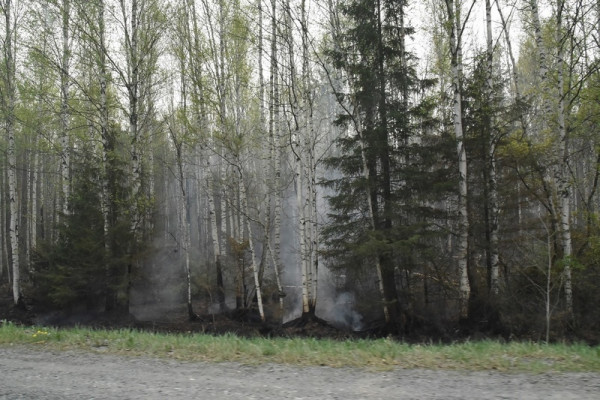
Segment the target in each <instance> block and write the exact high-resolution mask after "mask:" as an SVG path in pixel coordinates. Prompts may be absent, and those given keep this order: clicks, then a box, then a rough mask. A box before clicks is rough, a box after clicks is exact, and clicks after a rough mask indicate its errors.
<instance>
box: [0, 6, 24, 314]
mask: <svg viewBox="0 0 600 400" xmlns="http://www.w3.org/2000/svg"><path fill="white" fill-rule="evenodd" d="M0 7H1V8H2V13H3V15H4V46H3V50H4V51H3V53H4V74H3V80H4V95H3V98H2V100H3V105H4V108H5V116H4V124H5V125H4V126H5V132H6V138H7V149H6V155H7V169H8V202H9V210H10V211H9V213H10V222H9V228H8V229H9V231H8V233H9V239H10V247H9V249H8V251H9V254H10V256H11V259H10V266H11V269H12V292H13V301H14V304H15V305H17V304H19V303H20V302H21V269H20V262H19V253H20V250H19V232H20V230H19V222H18V221H19V211H18V210H19V201H18V197H17V155H16V151H17V148H16V138H15V135H16V120H15V107H16V101H17V98H16V96H17V93H16V62H15V60H16V58H15V42H16V31H15V29H16V26H17V25H16V18H15V15H16V13H15V4H14V3H13V2H12V1H11V0H5V1H3V2H2V3H0Z"/></svg>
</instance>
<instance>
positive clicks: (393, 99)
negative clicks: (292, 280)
mask: <svg viewBox="0 0 600 400" xmlns="http://www.w3.org/2000/svg"><path fill="white" fill-rule="evenodd" d="M341 7H342V13H343V15H344V16H345V17H346V18H347V19H348V24H347V25H348V28H347V29H346V30H345V31H344V32H342V34H341V35H340V39H339V42H338V43H336V45H335V49H334V50H332V51H330V53H329V54H330V58H331V60H332V62H333V64H334V66H335V67H336V68H337V69H339V70H340V71H341V73H342V76H343V80H344V81H345V82H344V83H345V87H346V88H347V89H348V92H347V93H341V92H338V93H337V95H338V100H339V101H340V103H341V106H342V108H343V109H344V110H345V113H343V114H342V115H340V116H339V118H338V119H337V123H338V124H341V125H345V126H348V127H349V130H348V134H347V135H345V136H343V137H342V138H340V139H339V140H338V146H339V149H340V154H339V156H337V157H331V158H330V159H329V160H328V163H329V165H330V166H331V167H332V168H334V169H336V170H337V171H338V172H339V173H341V177H339V178H337V179H332V180H329V181H328V182H327V184H328V185H329V186H330V187H331V188H332V189H334V191H335V194H334V195H332V196H331V197H330V199H329V200H330V207H331V210H332V212H331V214H330V219H331V223H330V224H329V226H328V227H327V228H326V229H325V231H324V234H325V237H326V245H327V247H328V251H327V255H328V256H330V257H333V258H335V261H336V265H337V266H340V267H348V268H355V267H356V266H357V265H361V266H364V267H370V266H372V265H373V263H374V264H375V266H376V269H377V274H378V279H379V281H380V291H381V297H382V299H381V300H382V302H383V309H384V315H385V318H386V322H387V324H388V325H389V327H390V328H391V329H393V330H400V329H402V330H405V329H407V328H408V327H406V326H403V322H402V321H405V317H406V314H407V313H409V309H410V307H411V298H410V297H411V296H410V295H409V293H408V285H402V286H400V288H401V289H402V290H401V291H399V290H398V289H399V285H398V279H397V278H398V277H397V274H396V271H398V270H403V271H412V270H415V269H416V268H418V265H417V264H418V263H419V262H422V260H421V261H417V257H416V256H417V254H419V253H421V254H423V255H425V254H426V253H427V251H425V249H426V248H427V247H428V243H430V241H429V240H427V238H428V237H429V236H430V235H431V234H433V233H435V229H434V228H433V224H432V223H433V222H434V221H435V219H436V214H438V212H439V210H438V209H437V208H436V201H435V200H436V199H440V196H439V194H443V193H447V191H448V189H449V186H448V182H449V179H448V176H447V170H446V168H448V166H449V165H451V162H447V163H444V162H443V160H444V159H445V158H446V156H449V154H444V153H443V151H442V149H443V148H444V147H438V146H439V145H440V143H441V142H442V141H444V140H446V136H445V135H438V136H433V135H431V132H432V129H431V128H432V125H431V124H432V123H433V121H434V119H433V118H432V116H431V111H432V108H433V106H434V103H433V102H432V101H431V99H428V98H426V97H425V96H424V95H423V91H424V90H425V89H426V88H427V87H428V86H430V85H431V84H432V83H433V82H431V81H423V80H420V79H418V78H417V76H416V73H415V70H414V65H415V58H414V56H413V55H412V54H410V53H409V52H408V51H407V50H406V47H405V38H406V37H407V36H408V35H410V34H411V33H412V32H413V29H412V28H411V27H408V26H406V25H405V22H404V17H405V15H404V12H405V8H406V1H397V0H396V1H386V0H380V1H375V2H373V1H369V0H357V1H348V2H345V3H344V4H343V5H342V6H341ZM435 192H437V194H438V195H436V194H435ZM359 261H360V262H359ZM369 264H371V265H369ZM421 265H422V264H421Z"/></svg>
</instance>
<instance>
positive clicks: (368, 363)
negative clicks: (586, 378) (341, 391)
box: [0, 322, 600, 372]
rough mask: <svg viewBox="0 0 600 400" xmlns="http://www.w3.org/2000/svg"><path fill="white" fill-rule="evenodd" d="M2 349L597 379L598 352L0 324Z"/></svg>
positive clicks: (543, 346)
mask: <svg viewBox="0 0 600 400" xmlns="http://www.w3.org/2000/svg"><path fill="white" fill-rule="evenodd" d="M0 346H1V347H7V346H27V347H28V348H40V349H44V350H59V351H64V350H75V351H91V352H98V353H100V352H101V353H106V354H117V355H129V356H136V357H137V356H146V357H160V358H169V359H175V360H185V361H211V362H224V361H234V362H240V363H246V364H257V363H283V364H294V365H303V366H308V365H326V366H331V367H360V368H368V369H375V370H385V369H391V368H428V369H452V370H498V371H508V372H521V371H526V372H549V371H591V372H600V346H596V347H590V346H587V345H584V344H550V345H546V344H538V343H531V342H526V343H517V342H513V343H507V344H502V343H499V342H494V341H481V342H467V343H460V344H452V345H436V344H428V345H410V344H404V343H399V342H395V341H393V340H388V339H378V340H349V341H336V340H317V339H307V338H294V339H286V338H272V339H266V338H253V339H243V338H240V337H237V336H234V335H225V336H209V335H202V334H190V335H185V334H155V333H148V332H138V331H132V330H114V331H109V330H91V329H86V328H72V329H54V328H43V327H20V326H16V325H14V324H11V323H6V322H0Z"/></svg>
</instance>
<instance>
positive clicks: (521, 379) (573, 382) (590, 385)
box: [0, 347, 600, 400]
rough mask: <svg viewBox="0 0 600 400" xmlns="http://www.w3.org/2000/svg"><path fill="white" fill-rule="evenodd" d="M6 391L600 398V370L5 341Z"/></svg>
mask: <svg viewBox="0 0 600 400" xmlns="http://www.w3.org/2000/svg"><path fill="white" fill-rule="evenodd" d="M0 371H2V373H1V374H0V399H50V400H51V399H66V400H69V399H161V400H162V399H165V398H174V399H195V398H206V399H263V400H276V399H277V400H279V399H344V400H357V399H366V398H368V399H374V400H375V399H483V398H485V399H561V400H565V399H597V398H598V393H600V375H598V374H591V373H570V374H543V375H532V374H504V373H494V372H457V371H430V370H403V369H396V370H393V371H389V372H368V371H364V370H361V369H350V368H328V367H295V366H284V365H260V366H245V365H240V364H236V363H188V362H177V361H170V360H163V359H152V358H128V357H122V356H113V355H107V354H97V353H79V352H50V351H45V350H42V349H31V348H23V347H0Z"/></svg>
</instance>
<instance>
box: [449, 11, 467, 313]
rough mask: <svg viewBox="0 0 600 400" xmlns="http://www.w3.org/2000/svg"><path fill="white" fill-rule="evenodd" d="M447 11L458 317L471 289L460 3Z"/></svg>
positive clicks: (464, 309)
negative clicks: (455, 162) (455, 165)
mask: <svg viewBox="0 0 600 400" xmlns="http://www.w3.org/2000/svg"><path fill="white" fill-rule="evenodd" d="M445 1H446V8H447V10H448V24H449V26H450V28H449V29H450V32H449V33H450V52H451V67H452V88H453V92H454V100H453V102H454V105H453V112H452V114H453V119H454V134H455V137H456V146H457V154H458V189H459V198H458V218H459V219H458V235H457V236H458V244H457V261H458V278H459V288H458V290H459V308H460V317H461V318H463V319H466V318H468V316H469V298H470V293H471V288H470V285H469V277H468V271H467V260H468V240H469V236H468V230H469V216H468V209H467V192H468V187H467V153H466V149H465V143H464V133H463V124H462V118H463V115H462V95H461V90H460V82H461V79H462V76H461V70H462V45H461V33H462V31H461V29H462V22H461V18H460V2H459V1H458V0H445Z"/></svg>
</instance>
